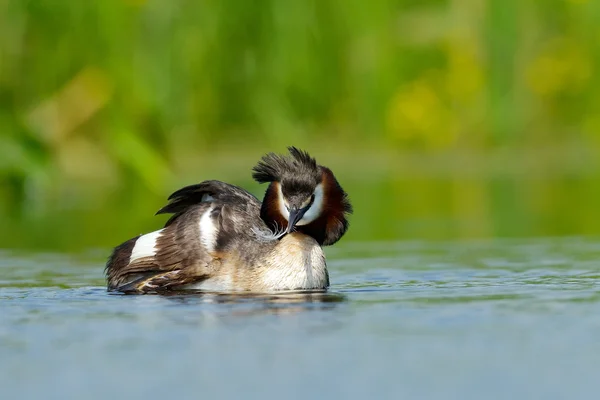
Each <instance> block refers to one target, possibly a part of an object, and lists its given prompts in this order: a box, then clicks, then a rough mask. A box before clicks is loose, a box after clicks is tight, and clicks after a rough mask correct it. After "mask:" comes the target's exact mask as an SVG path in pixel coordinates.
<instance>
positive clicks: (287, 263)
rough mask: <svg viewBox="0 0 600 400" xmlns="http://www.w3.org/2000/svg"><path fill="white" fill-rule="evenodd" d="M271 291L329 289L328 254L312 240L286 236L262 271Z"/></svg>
mask: <svg viewBox="0 0 600 400" xmlns="http://www.w3.org/2000/svg"><path fill="white" fill-rule="evenodd" d="M262 283H263V285H264V286H265V287H266V289H267V290H298V289H325V288H327V286H328V285H329V277H328V273H327V265H326V263H325V254H324V253H323V249H322V248H321V246H319V244H318V243H317V242H316V241H315V240H314V239H313V238H311V237H309V236H306V235H303V234H301V233H292V234H289V235H286V236H285V237H284V238H283V239H281V241H280V242H279V243H278V244H277V246H276V248H275V251H274V252H273V254H272V256H271V257H269V259H268V261H267V265H265V266H264V268H263V269H262Z"/></svg>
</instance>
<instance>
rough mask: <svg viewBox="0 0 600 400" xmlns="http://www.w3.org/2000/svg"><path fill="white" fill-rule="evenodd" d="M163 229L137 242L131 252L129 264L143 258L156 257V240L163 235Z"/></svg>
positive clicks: (142, 237) (143, 236)
mask: <svg viewBox="0 0 600 400" xmlns="http://www.w3.org/2000/svg"><path fill="white" fill-rule="evenodd" d="M162 231H163V230H162V229H160V230H158V231H154V232H150V233H147V234H145V235H142V236H140V237H139V238H138V240H136V242H135V246H133V250H132V251H131V256H130V257H129V262H130V263H132V262H134V261H135V260H137V259H139V258H143V257H154V256H155V255H156V247H155V246H156V240H157V239H158V237H159V236H160V234H161V233H162Z"/></svg>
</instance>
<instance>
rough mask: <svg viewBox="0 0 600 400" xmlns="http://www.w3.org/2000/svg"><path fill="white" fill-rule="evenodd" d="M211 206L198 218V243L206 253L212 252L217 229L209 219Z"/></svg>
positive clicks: (210, 218)
mask: <svg viewBox="0 0 600 400" xmlns="http://www.w3.org/2000/svg"><path fill="white" fill-rule="evenodd" d="M212 210H213V205H211V206H210V207H209V209H208V210H206V211H205V212H204V214H202V217H200V242H202V245H204V247H205V248H206V250H207V251H209V252H210V251H213V250H214V249H215V246H216V244H217V233H218V229H217V226H216V225H215V222H214V221H213V219H212V217H211V213H212Z"/></svg>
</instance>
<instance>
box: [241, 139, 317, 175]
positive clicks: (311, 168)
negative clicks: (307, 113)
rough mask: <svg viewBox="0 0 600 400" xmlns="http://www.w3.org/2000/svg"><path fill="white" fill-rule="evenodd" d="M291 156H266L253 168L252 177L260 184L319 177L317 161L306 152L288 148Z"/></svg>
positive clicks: (269, 154)
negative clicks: (297, 177)
mask: <svg viewBox="0 0 600 400" xmlns="http://www.w3.org/2000/svg"><path fill="white" fill-rule="evenodd" d="M288 151H289V152H290V156H282V155H279V154H275V153H268V154H265V155H264V156H263V157H262V159H261V160H260V161H259V162H258V164H256V166H255V167H254V168H252V171H253V173H252V177H253V178H254V180H255V181H257V182H259V183H265V182H281V181H283V180H285V179H286V178H288V177H291V176H311V177H318V176H319V175H320V173H319V167H318V166H317V161H316V160H315V159H314V158H312V157H311V156H310V155H309V154H308V153H307V152H306V151H303V150H300V149H298V148H296V147H293V146H290V147H288Z"/></svg>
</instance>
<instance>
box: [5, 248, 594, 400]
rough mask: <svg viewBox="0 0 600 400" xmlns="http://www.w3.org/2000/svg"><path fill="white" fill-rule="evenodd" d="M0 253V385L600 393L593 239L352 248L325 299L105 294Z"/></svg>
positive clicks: (15, 391) (160, 394)
mask: <svg viewBox="0 0 600 400" xmlns="http://www.w3.org/2000/svg"><path fill="white" fill-rule="evenodd" d="M106 254H108V250H101V251H91V252H88V253H85V254H80V255H63V254H29V253H23V252H21V253H19V252H12V251H3V252H1V253H0V308H1V310H0V398H2V399H12V398H45V399H59V398H60V399H63V398H86V399H89V398H91V399H107V398H130V399H145V398H232V399H233V398H236V399H237V398H242V397H244V398H264V397H268V398H274V397H277V398H363V399H364V398H372V399H375V398H377V399H379V398H382V399H383V398H390V399H391V398H394V399H397V398H420V399H425V398H444V399H483V398H485V399H515V398H527V399H537V398H539V399H575V398H596V397H597V395H598V372H599V368H600V340H599V337H600V268H599V260H600V239H591V238H560V239H558V238H557V239H520V240H517V239H514V240H494V241H467V242H386V243H382V242H377V243H351V242H348V243H341V244H340V245H338V246H335V247H334V248H331V249H328V256H329V266H330V274H331V281H332V287H331V290H330V291H329V292H328V293H327V294H312V295H309V294H298V295H286V296H266V297H255V298H248V297H246V298H235V297H231V296H214V295H204V296H202V295H186V296H183V295H177V296H122V295H114V294H107V293H106V291H105V289H104V286H103V284H104V281H103V276H102V270H103V262H104V257H105V256H106Z"/></svg>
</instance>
